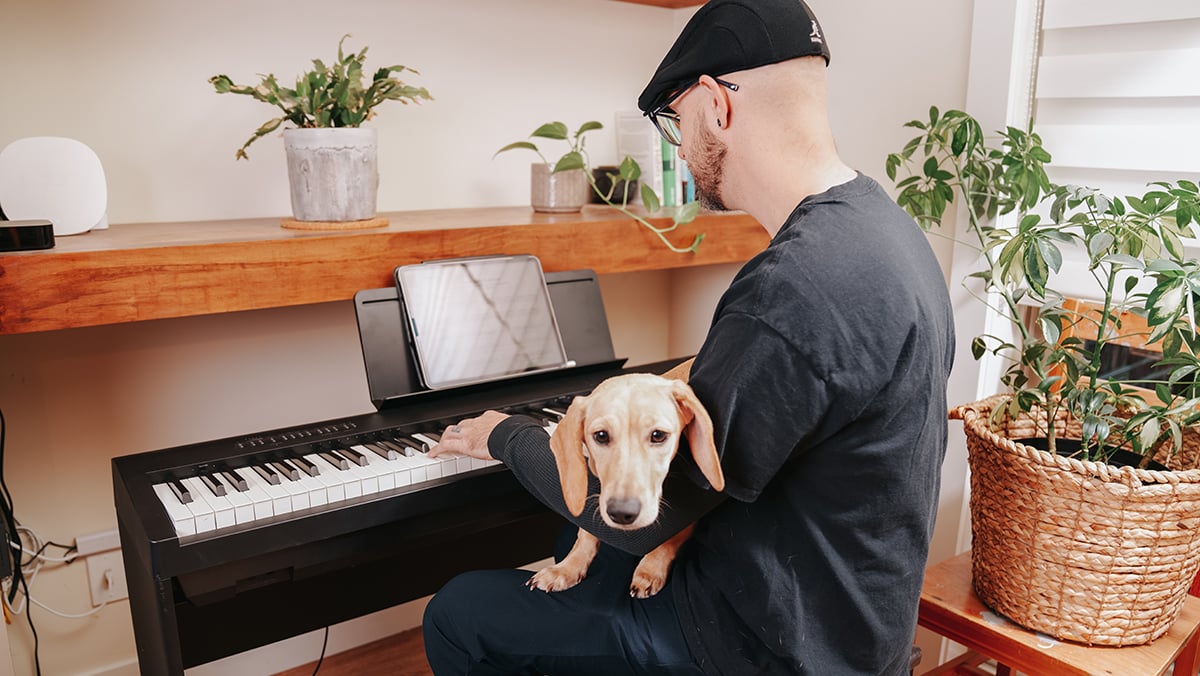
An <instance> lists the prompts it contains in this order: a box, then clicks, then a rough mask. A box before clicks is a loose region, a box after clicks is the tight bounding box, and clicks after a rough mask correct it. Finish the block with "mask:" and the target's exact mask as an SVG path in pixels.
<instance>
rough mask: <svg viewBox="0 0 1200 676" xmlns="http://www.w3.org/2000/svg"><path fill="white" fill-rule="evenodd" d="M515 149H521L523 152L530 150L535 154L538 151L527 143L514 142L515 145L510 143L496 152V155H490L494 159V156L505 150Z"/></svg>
mask: <svg viewBox="0 0 1200 676" xmlns="http://www.w3.org/2000/svg"><path fill="white" fill-rule="evenodd" d="M517 148H522V149H524V150H532V151H533V152H535V153H536V152H537V149H538V147H537V146H535V145H533V144H532V143H530V142H529V141H516V142H515V143H510V144H508V145H506V146H504V147H503V148H501V149H500V150H497V151H496V154H495V155H492V157H495V156H496V155H499V154H500V153H502V152H504V151H506V150H515V149H517Z"/></svg>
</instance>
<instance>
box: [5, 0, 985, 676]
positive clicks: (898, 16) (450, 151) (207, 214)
mask: <svg viewBox="0 0 1200 676" xmlns="http://www.w3.org/2000/svg"><path fill="white" fill-rule="evenodd" d="M810 4H811V5H812V6H813V7H814V9H815V10H816V11H817V12H818V13H819V14H820V16H821V20H822V22H823V23H824V25H825V32H826V34H827V36H828V37H829V40H830V43H831V46H832V49H833V53H834V61H833V65H832V66H831V69H830V75H831V78H832V89H831V95H832V98H833V101H832V105H833V108H834V120H835V127H836V131H837V133H838V137H839V143H840V147H841V149H842V152H843V154H844V155H845V157H846V158H847V160H848V161H849V162H850V163H851V164H853V165H854V166H856V167H858V168H860V169H862V170H863V171H865V172H867V173H870V174H874V175H876V176H882V166H883V158H884V156H885V155H886V153H888V152H891V151H892V150H895V149H897V148H899V146H900V144H901V143H902V142H903V141H904V140H906V139H907V138H908V136H909V135H908V134H907V130H904V129H902V128H901V127H900V124H901V123H902V122H904V121H906V120H908V119H910V118H912V117H917V116H920V115H921V114H922V113H923V111H924V110H925V109H926V108H927V107H928V105H929V104H930V103H937V104H939V105H941V106H942V107H948V106H961V105H962V104H961V102H962V100H963V98H964V91H965V77H966V58H967V53H968V37H969V29H970V3H963V2H961V1H960V0H914V1H913V2H906V3H903V9H902V10H901V9H900V8H898V7H896V6H895V5H899V4H901V3H894V2H891V1H890V0H861V1H857V2H836V1H835V0H810ZM690 15H691V10H681V11H670V10H663V9H657V8H652V7H643V6H638V5H632V4H626V3H620V2H613V1H611V0H507V1H506V2H503V3H500V2H495V0H443V1H441V2H432V1H428V0H427V1H425V2H417V1H415V0H386V1H385V0H345V1H344V2H341V3H336V5H330V4H329V3H318V2H314V1H312V0H289V1H287V2H284V1H283V0H256V1H255V2H248V3H247V2H234V1H233V0H216V1H215V2H209V3H183V2H155V1H154V0H113V1H111V2H106V3H81V2H68V0H38V1H36V2H34V1H32V0H24V1H20V0H5V2H3V4H0V25H3V26H4V27H5V29H6V30H5V31H4V33H5V37H4V39H3V40H0V63H5V64H9V65H10V67H9V68H7V69H6V82H5V84H6V93H5V94H4V95H3V105H0V146H3V145H6V144H7V143H8V142H10V141H12V140H15V139H17V138H22V137H25V136H34V135H59V136H69V137H73V138H77V139H80V140H82V141H84V142H85V143H87V144H88V145H90V146H91V147H92V148H93V149H95V150H96V152H97V153H98V154H99V155H100V157H101V160H102V161H103V163H104V167H105V171H106V173H107V177H108V181H109V200H110V206H109V218H110V221H111V222H112V223H127V222H143V221H151V222H158V221H179V220H203V219H223V218H240V217H257V216H277V215H284V214H286V213H288V209H289V207H288V197H287V187H286V177H285V170H284V164H283V156H282V155H283V152H282V148H281V145H282V144H281V141H280V140H279V138H278V137H274V136H273V137H269V138H266V139H264V140H261V141H259V142H258V143H256V144H255V145H254V146H252V147H251V149H250V151H249V152H250V156H251V158H252V159H251V160H250V161H249V162H245V161H241V162H235V161H234V159H233V157H234V151H235V149H236V148H237V147H239V146H240V145H241V143H242V142H243V141H244V140H245V138H247V137H248V136H249V134H250V133H251V132H252V131H253V129H254V128H256V127H257V126H258V125H259V124H260V123H261V122H263V121H265V120H266V119H267V118H268V117H269V116H270V110H269V109H268V107H266V106H265V105H263V104H260V103H257V102H254V101H251V100H249V99H246V98H244V97H235V96H231V95H224V96H218V95H216V94H215V93H213V92H212V90H211V89H210V87H209V85H208V84H207V82H206V80H207V78H208V77H209V76H211V75H214V74H216V73H226V74H229V75H230V76H231V77H233V78H234V79H235V81H239V82H243V81H250V80H252V79H253V78H254V76H255V74H256V73H265V72H274V73H275V74H276V75H279V76H280V77H286V76H290V75H293V74H294V73H296V72H298V71H299V70H300V68H302V67H303V66H304V65H305V64H306V63H307V61H308V60H309V59H311V58H314V57H321V58H325V59H329V58H331V57H332V56H333V53H334V50H335V49H336V43H337V40H338V39H339V38H340V36H341V35H342V34H344V33H350V34H351V35H352V37H351V38H350V39H349V40H348V41H347V45H348V46H349V47H351V48H358V47H360V46H363V45H369V46H370V50H371V51H370V53H369V55H368V65H383V64H389V65H390V64H392V63H403V64H406V65H411V66H413V67H416V68H418V69H419V70H420V71H421V73H422V75H421V76H419V77H415V78H414V81H415V82H418V83H420V84H421V85H423V86H426V87H428V88H429V89H430V91H431V93H432V94H433V96H434V97H435V99H436V100H435V101H432V102H429V103H426V104H423V105H421V106H419V107H413V106H409V107H403V106H398V105H393V106H390V107H384V108H382V109H381V110H380V113H379V116H378V117H377V118H376V120H375V121H374V122H373V124H374V125H375V126H376V127H377V128H378V129H379V132H380V148H381V150H380V154H381V158H380V170H381V175H382V180H381V186H380V198H379V207H380V209H381V210H384V211H387V210H408V209H428V208H448V207H468V206H485V205H514V204H525V203H527V200H528V174H527V172H528V170H527V168H526V167H527V166H528V162H529V159H530V156H521V155H520V154H517V153H514V154H509V155H502V156H500V157H499V158H496V159H492V154H493V152H494V151H495V149H496V148H499V147H500V146H502V145H504V144H506V143H508V142H510V141H513V140H517V139H520V138H522V137H524V136H525V135H526V134H528V133H529V132H530V131H532V130H533V129H534V128H535V127H536V126H537V125H539V124H540V123H542V122H544V121H547V120H550V119H561V120H563V121H565V122H567V123H568V124H569V125H577V124H578V123H580V122H582V121H584V120H587V119H598V120H600V121H602V122H604V123H605V124H606V125H609V126H611V124H610V123H611V120H612V114H613V113H614V112H616V111H617V110H624V109H631V108H632V107H633V106H634V100H635V97H636V95H637V94H638V93H639V92H640V90H641V87H642V86H643V85H644V83H645V81H646V79H647V78H648V77H649V74H650V72H651V71H652V70H653V68H654V66H655V65H657V63H658V61H659V60H660V59H661V56H662V54H663V53H664V52H665V51H666V48H667V47H668V45H669V44H670V43H671V41H672V40H673V39H674V36H675V34H676V33H677V31H678V29H679V28H680V27H681V25H682V23H683V22H684V21H686V19H687V17H688V16H690ZM14 64H15V66H16V67H13V65H14ZM918 69H920V70H919V71H918ZM612 144H613V137H612V136H611V133H610V130H608V129H605V130H603V131H602V132H599V133H597V134H595V135H594V137H593V138H592V141H591V142H590V143H589V148H591V149H592V152H593V159H594V160H595V161H596V162H597V163H599V162H606V161H611V160H613V159H615V150H614V149H613V148H612ZM80 236H81V237H87V236H89V235H86V234H85V235H80ZM717 237H719V233H717V232H713V233H709V238H710V240H712V239H715V238H717ZM664 255H672V254H668V253H664ZM735 271H736V266H717V267H714V268H713V269H707V270H706V269H699V270H688V271H685V272H675V273H666V272H653V273H633V274H626V275H606V276H605V277H604V278H602V280H601V283H602V288H603V291H604V295H605V304H606V307H607V311H608V315H609V320H610V324H611V326H612V329H613V338H614V342H615V344H616V349H617V352H618V353H619V354H621V355H623V356H628V357H629V358H630V360H631V361H632V362H635V363H636V362H645V361H650V360H653V359H658V358H663V357H666V356H672V355H681V354H686V353H689V352H692V351H694V350H695V348H696V347H697V346H698V345H699V342H700V339H701V337H702V334H703V331H704V329H705V328H706V327H707V322H708V319H709V318H710V317H711V313H712V308H713V306H714V304H715V300H716V296H717V294H719V292H720V290H721V289H722V288H723V286H724V284H725V283H726V282H727V281H728V278H729V277H730V276H731V275H732V274H733V273H734V272H735ZM0 283H3V282H2V280H0ZM79 283H86V280H79ZM5 291H6V293H7V292H12V290H8V289H6V290H5ZM0 407H2V408H3V410H4V413H5V416H6V418H7V420H8V435H7V444H6V448H5V451H6V453H5V461H6V462H5V467H4V471H5V476H6V478H7V480H8V484H9V487H10V489H11V490H12V493H13V498H14V501H15V502H16V506H17V512H18V517H19V518H21V520H22V521H23V522H24V523H25V524H26V525H29V526H31V527H33V528H35V529H36V530H37V531H38V532H39V533H40V534H41V535H42V536H43V537H46V538H52V539H55V540H57V541H60V542H63V541H68V542H69V541H70V540H71V539H72V538H74V537H75V536H76V535H79V534H83V533H88V532H92V531H96V530H103V529H107V528H112V527H114V526H115V523H116V519H115V515H114V510H113V506H112V493H111V478H110V475H111V472H110V469H109V461H110V459H111V458H112V457H114V456H117V455H123V454H127V453H131V452H138V451H144V450H152V449H158V448H164V447H168V446H172V445H176V444H182V443H188V442H194V441H200V440H204V439H211V438H219V437H223V436H229V435H234V434H240V433H245V432H250V431H256V430H264V429H269V428H273V427H280V426H286V425H291V424H300V423H308V422H314V421H318V420H324V419H328V418H334V417H339V416H344V415H351V414H356V413H360V412H363V411H366V410H369V408H370V404H369V402H368V400H367V395H366V386H365V379H364V376H363V372H362V365H361V357H360V355H359V352H358V340H357V334H356V329H355V325H354V319H353V312H352V309H351V307H350V305H349V303H348V302H342V303H328V304H322V305H316V306H309V307H301V308H287V309H278V310H264V311H255V312H246V313H235V314H229V315H225V316H210V317H194V318H187V319H175V320H160V321H152V322H143V323H137V324H129V325H121V326H111V327H96V328H87V329H74V330H67V331H57V332H52V333H45V334H34V335H25V336H0ZM946 485H947V487H948V489H947V491H946V493H945V495H944V496H943V504H944V505H946V504H947V502H949V503H951V504H950V505H949V507H943V512H944V513H947V514H950V515H951V517H952V519H951V520H952V521H954V520H956V519H957V516H958V503H956V502H954V500H955V492H958V493H961V486H962V470H961V469H959V468H958V467H957V465H956V464H955V461H954V460H953V459H950V460H948V461H947V479H946ZM956 525H957V524H956V522H955V523H951V524H949V525H947V524H944V523H943V524H942V526H940V527H939V533H941V531H942V529H943V528H949V529H950V531H951V532H953V530H954V529H955V528H956ZM942 539H944V538H943V537H942V536H940V535H939V541H940V540H942ZM952 539H953V538H952V537H951V538H950V540H951V541H952ZM948 553H949V551H947V552H946V554H947V555H948ZM936 556H937V544H936V543H935V557H936ZM34 595H35V596H36V597H38V598H39V599H41V600H43V601H45V602H46V603H48V604H50V605H52V606H54V607H56V608H59V609H62V610H66V611H72V612H78V611H80V610H83V609H84V608H86V607H87V605H88V603H87V591H86V583H85V577H84V572H83V566H82V565H78V564H77V565H73V566H70V567H67V568H65V569H57V570H51V571H46V572H44V573H43V574H42V575H41V576H39V578H38V579H37V582H36V583H35V584H34ZM418 612H419V604H418V606H417V607H414V608H410V609H408V611H404V610H403V609H402V610H401V611H399V612H397V613H392V614H388V615H385V616H382V617H380V618H373V619H374V623H373V624H371V623H370V622H364V623H360V624H358V625H354V626H352V627H350V628H345V627H342V628H338V630H337V631H335V634H334V638H333V640H332V641H331V649H334V650H336V649H340V648H342V647H345V646H348V645H353V644H355V643H360V642H362V641H365V640H368V639H370V638H373V637H374V636H376V635H383V634H386V633H391V632H394V631H398V630H400V629H403V628H405V627H406V626H410V625H411V623H412V622H414V621H415V619H413V618H415V617H419V616H418V615H417V613H418ZM34 619H35V622H36V623H37V626H38V631H39V635H40V638H41V651H40V653H41V658H42V666H43V670H44V672H45V673H53V674H80V673H96V672H103V671H105V670H106V669H112V672H111V673H118V672H119V673H130V672H131V671H132V666H131V663H132V659H133V655H134V646H133V636H132V628H131V624H130V620H129V614H128V605H127V604H126V603H124V602H120V603H116V604H113V605H112V606H111V607H108V608H105V609H104V610H103V611H102V612H101V613H100V614H99V615H98V616H97V617H94V618H90V619H88V620H84V621H72V620H60V619H57V618H52V617H50V616H49V615H48V614H46V613H44V612H41V611H37V610H35V612H34ZM369 619H372V618H369ZM368 624H369V625H370V626H367V625H368ZM8 633H9V637H10V639H11V641H12V644H13V645H12V651H13V660H14V663H15V665H16V673H18V674H28V673H32V665H31V657H30V652H31V650H30V649H31V646H32V642H31V640H30V636H29V632H28V628H27V627H25V625H24V624H23V623H14V624H13V625H10V627H9V629H8ZM299 641H300V643H299V644H296V643H292V644H289V646H288V647H287V648H286V649H280V650H276V651H274V652H273V653H272V652H270V651H267V652H266V653H265V654H266V657H263V654H264V653H260V654H259V655H257V656H251V657H241V658H235V659H234V660H232V661H229V662H226V663H224V664H222V665H221V673H264V672H267V671H270V670H273V669H279V668H283V667H286V666H288V664H291V663H302V662H306V661H311V660H313V659H315V656H316V653H317V651H318V650H319V647H320V637H319V636H317V637H311V636H310V637H304V638H303V639H299ZM297 645H299V647H297ZM289 660H290V661H289ZM2 671H3V668H2V667H0V672H2ZM209 673H215V672H214V671H212V670H209Z"/></svg>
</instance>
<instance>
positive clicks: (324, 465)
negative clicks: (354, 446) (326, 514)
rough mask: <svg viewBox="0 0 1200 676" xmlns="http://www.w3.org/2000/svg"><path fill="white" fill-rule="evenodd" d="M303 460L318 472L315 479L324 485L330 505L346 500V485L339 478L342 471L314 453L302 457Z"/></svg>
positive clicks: (343, 480)
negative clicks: (313, 466)
mask: <svg viewBox="0 0 1200 676" xmlns="http://www.w3.org/2000/svg"><path fill="white" fill-rule="evenodd" d="M304 459H305V460H308V461H309V462H311V463H312V464H313V465H315V466H316V467H317V469H319V470H320V472H319V473H318V474H317V476H316V478H317V479H318V480H319V481H320V482H321V483H323V484H325V489H326V491H327V492H328V494H329V502H330V503H334V502H341V501H342V500H345V499H346V483H345V479H344V478H343V477H342V476H341V475H342V474H343V473H344V470H340V469H338V468H336V467H334V466H333V465H331V464H329V461H327V460H326V459H325V458H324V457H323V456H320V455H317V454H315V453H313V454H310V455H306V456H304ZM360 494H361V491H360Z"/></svg>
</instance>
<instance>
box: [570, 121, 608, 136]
mask: <svg viewBox="0 0 1200 676" xmlns="http://www.w3.org/2000/svg"><path fill="white" fill-rule="evenodd" d="M603 128H604V125H602V124H600V123H599V122H597V121H595V120H590V121H588V122H584V123H583V124H581V125H579V129H577V130H576V131H575V138H579V137H580V136H581V135H582V134H583V133H584V132H585V131H592V130H594V129H603Z"/></svg>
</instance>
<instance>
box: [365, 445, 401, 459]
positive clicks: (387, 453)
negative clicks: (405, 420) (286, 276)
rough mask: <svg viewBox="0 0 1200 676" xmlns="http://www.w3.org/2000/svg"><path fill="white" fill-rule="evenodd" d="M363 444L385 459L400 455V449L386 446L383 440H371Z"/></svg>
mask: <svg viewBox="0 0 1200 676" xmlns="http://www.w3.org/2000/svg"><path fill="white" fill-rule="evenodd" d="M363 446H364V447H366V448H368V449H370V450H371V451H372V452H374V453H375V455H378V456H379V457H381V458H383V459H384V460H392V459H393V458H395V457H396V456H398V455H400V453H399V452H398V451H396V450H394V449H391V448H388V447H387V446H384V445H383V443H382V442H375V441H371V442H367V443H365V444H363Z"/></svg>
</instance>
